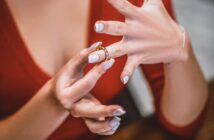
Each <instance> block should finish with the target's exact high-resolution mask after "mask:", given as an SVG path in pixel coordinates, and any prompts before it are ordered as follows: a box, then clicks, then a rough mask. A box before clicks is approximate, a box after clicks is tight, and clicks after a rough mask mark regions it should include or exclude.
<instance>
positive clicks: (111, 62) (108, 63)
mask: <svg viewBox="0 0 214 140" xmlns="http://www.w3.org/2000/svg"><path fill="white" fill-rule="evenodd" d="M114 62H115V60H114V59H110V60H108V61H107V62H106V63H105V64H104V65H103V68H104V70H108V69H110V68H111V67H112V66H113V65H114Z"/></svg>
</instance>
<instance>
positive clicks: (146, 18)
mask: <svg viewBox="0 0 214 140" xmlns="http://www.w3.org/2000/svg"><path fill="white" fill-rule="evenodd" d="M108 2H109V3H110V4H111V5H112V6H113V7H114V8H115V9H117V10H118V11H119V12H120V13H121V14H123V15H124V16H125V17H126V21H125V22H119V21H98V22H96V24H95V30H96V32H98V33H105V34H109V35H116V36H123V39H122V40H121V41H119V42H117V43H115V44H112V45H110V46H108V47H107V50H108V52H109V55H110V57H112V58H115V57H119V56H122V55H125V54H127V55H128V59H127V62H126V65H125V67H124V70H123V72H122V74H121V79H122V81H123V83H124V84H126V83H127V82H128V80H129V77H130V76H131V75H132V73H133V72H134V70H135V68H136V67H137V66H138V65H139V64H154V63H171V62H173V61H184V60H186V59H187V57H188V48H187V47H185V36H186V34H185V32H184V31H183V30H182V29H181V27H180V26H178V25H177V24H176V23H175V22H174V21H173V20H172V19H171V17H170V16H169V15H168V13H167V11H166V9H165V7H164V5H163V3H162V1H161V0H145V2H144V4H143V6H142V7H136V6H134V5H132V4H131V3H129V2H128V1H126V0H108ZM104 58H105V54H104V52H103V51H97V52H94V53H92V54H90V56H89V63H96V62H99V61H101V60H103V59H104Z"/></svg>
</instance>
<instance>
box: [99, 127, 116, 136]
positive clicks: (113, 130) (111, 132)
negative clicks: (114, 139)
mask: <svg viewBox="0 0 214 140" xmlns="http://www.w3.org/2000/svg"><path fill="white" fill-rule="evenodd" d="M119 127H120V125H118V126H115V127H113V128H112V129H111V130H108V131H105V132H102V133H99V135H105V136H109V135H113V134H114V133H115V132H116V131H117V129H118V128H119Z"/></svg>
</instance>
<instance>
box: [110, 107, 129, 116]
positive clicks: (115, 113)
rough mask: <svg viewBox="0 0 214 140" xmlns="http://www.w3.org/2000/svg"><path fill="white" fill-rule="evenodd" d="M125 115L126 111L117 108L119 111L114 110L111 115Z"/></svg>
mask: <svg viewBox="0 0 214 140" xmlns="http://www.w3.org/2000/svg"><path fill="white" fill-rule="evenodd" d="M125 113H126V111H125V110H124V109H122V108H119V109H117V110H115V111H114V112H113V113H112V114H113V115H114V116H122V115H123V114H125Z"/></svg>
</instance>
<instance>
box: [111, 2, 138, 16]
mask: <svg viewBox="0 0 214 140" xmlns="http://www.w3.org/2000/svg"><path fill="white" fill-rule="evenodd" d="M108 2H109V3H110V4H111V5H112V6H113V7H114V8H115V9H116V10H117V11H118V12H120V13H121V14H122V15H124V16H126V17H128V18H135V17H137V16H138V14H139V12H138V7H136V6H134V5H132V4H131V3H130V2H128V1H127V0H108Z"/></svg>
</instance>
